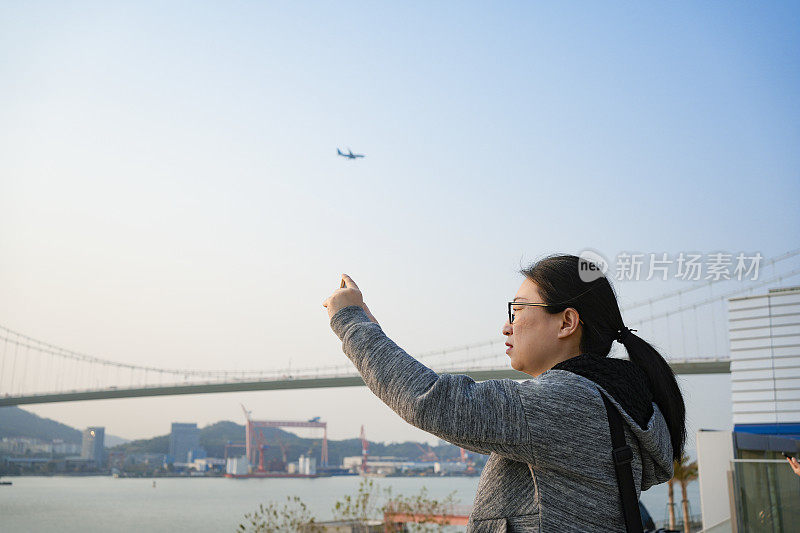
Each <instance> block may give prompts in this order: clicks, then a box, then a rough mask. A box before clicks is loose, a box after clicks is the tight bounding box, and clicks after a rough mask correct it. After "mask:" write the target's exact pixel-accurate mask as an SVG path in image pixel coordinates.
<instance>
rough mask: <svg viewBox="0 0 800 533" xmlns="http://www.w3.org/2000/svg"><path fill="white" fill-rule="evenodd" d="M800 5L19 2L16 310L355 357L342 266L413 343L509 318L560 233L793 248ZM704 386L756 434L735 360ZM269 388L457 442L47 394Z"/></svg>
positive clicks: (347, 401) (619, 248) (4, 265)
mask: <svg viewBox="0 0 800 533" xmlns="http://www.w3.org/2000/svg"><path fill="white" fill-rule="evenodd" d="M799 23H800V7H798V6H797V5H796V4H793V3H790V2H774V3H769V4H768V5H764V4H754V3H747V2H726V3H725V4H724V5H723V4H718V3H707V4H703V5H697V4H694V3H689V2H671V3H668V4H659V5H644V4H640V5H638V4H622V3H604V4H597V3H591V2H575V3H570V4H569V5H564V4H560V3H535V4H534V3H522V2H519V3H517V2H509V3H504V4H502V5H492V6H491V8H488V6H487V5H485V4H478V3H467V2H460V3H458V4H455V3H445V2H441V3H429V2H425V3H423V2H403V3H395V4H389V3H367V2H364V3H357V2H337V3H323V2H304V3H300V2H271V3H255V2H169V3H163V2H159V3H156V2H135V3H134V2H69V3H67V2H25V3H23V2H13V3H12V2H5V3H3V4H2V5H0V79H2V83H0V254H1V255H0V257H2V261H0V289H1V290H2V292H1V293H0V325H3V326H5V327H8V328H11V329H13V330H16V331H20V332H22V333H25V334H26V335H30V336H32V337H34V338H37V339H39V340H42V341H45V342H49V343H52V344H55V345H58V346H62V347H65V348H69V349H72V350H75V351H79V352H83V353H87V354H92V355H94V356H97V357H103V358H107V359H111V360H114V361H120V362H127V363H134V364H141V365H153V366H159V367H172V368H198V369H218V368H226V369H230V370H243V369H254V368H259V369H260V368H264V369H271V368H285V367H287V366H288V365H291V366H292V367H293V368H301V367H303V368H308V367H315V366H319V365H330V364H339V363H343V362H344V363H346V362H347V359H346V356H345V355H344V354H343V353H342V349H341V343H340V341H339V340H338V338H337V337H336V336H335V335H334V334H333V333H332V331H331V330H330V327H329V320H328V315H327V311H326V310H325V308H323V307H322V302H323V301H324V300H325V299H326V298H327V297H328V296H329V295H330V293H331V292H332V291H333V290H335V289H336V288H337V287H338V284H339V277H340V275H341V274H342V273H347V274H349V275H350V276H352V277H353V279H354V280H355V281H356V282H357V283H358V284H359V286H360V287H361V289H362V291H363V293H364V297H365V300H366V302H367V303H368V304H369V306H370V309H371V310H372V312H373V313H374V314H375V316H376V317H377V319H378V320H379V321H380V322H381V325H382V327H383V329H384V331H386V333H387V335H389V336H390V337H391V338H392V339H393V340H395V342H397V343H398V344H399V345H400V346H402V347H404V348H405V349H406V350H407V351H409V353H411V354H412V355H413V354H414V353H418V352H425V351H430V350H435V349H440V348H444V347H449V346H456V345H463V344H466V343H471V342H480V341H485V340H491V339H501V338H502V336H501V333H500V330H501V328H502V325H503V323H504V321H505V318H506V315H505V313H506V308H505V302H506V301H508V300H509V299H511V298H512V297H513V296H514V294H515V292H516V290H517V289H518V288H519V285H520V283H521V282H522V278H521V277H520V275H519V274H518V272H517V271H518V269H519V268H520V266H523V265H525V264H527V263H529V262H531V261H534V260H536V259H538V258H540V257H543V256H545V255H547V254H550V253H556V252H565V253H578V252H579V251H581V250H584V249H587V248H589V249H593V250H597V251H599V252H600V253H602V254H604V256H605V257H614V256H616V255H617V254H619V253H622V252H631V251H638V252H642V253H668V254H670V256H675V255H677V254H679V253H680V252H690V251H694V252H697V253H703V254H710V253H714V252H719V251H726V252H728V253H734V254H735V253H738V252H746V253H749V254H752V253H755V252H759V253H761V254H762V255H763V256H764V257H775V256H777V255H780V254H782V253H785V252H787V251H789V250H793V249H795V248H797V243H798V242H800V213H798V204H797V198H798V193H800V180H799V179H798V168H800V165H799V164H798V163H800V152H798V150H797V146H800V108H799V107H798V106H799V105H800V104H798V102H800V98H798V97H799V96H800V68H798V67H800V24H799ZM337 147H338V148H341V149H346V148H352V150H353V151H355V152H358V153H363V154H366V157H365V158H364V159H359V160H356V161H350V160H346V159H343V158H340V157H337V156H336V148H337ZM794 282H795V283H797V279H796V278H795V280H794ZM686 283H688V282H686V281H682V280H670V281H666V282H662V281H658V280H649V281H644V280H638V281H629V282H622V283H619V284H617V285H616V287H617V290H618V292H619V299H620V303H621V304H624V303H626V302H628V303H629V302H634V301H638V300H641V299H643V298H652V297H656V296H658V295H660V294H663V293H664V292H665V291H667V290H672V289H674V288H676V287H682V286H685V284H686ZM724 327H725V326H724V320H723V319H722V318H720V319H719V320H718V321H717V322H716V323H715V324H714V328H716V329H717V330H719V329H720V328H722V329H723V331H724ZM653 328H654V329H653V330H652V331H640V332H639V334H640V335H641V336H643V337H644V338H650V337H652V338H656V337H659V336H661V338H663V337H664V335H665V333H664V332H663V331H657V326H655V325H654V326H653ZM670 335H672V336H674V335H675V334H670ZM673 341H674V339H673ZM665 355H669V354H665ZM680 382H681V385H682V387H683V390H684V396H685V397H686V399H687V404H688V405H689V419H690V428H694V429H697V428H699V427H716V426H719V427H720V428H721V429H725V428H726V427H727V428H730V416H729V414H730V379H729V378H728V377H726V376H700V377H696V376H695V377H682V378H681V379H680ZM240 403H243V404H245V405H246V406H247V408H248V409H250V410H252V411H253V414H254V416H256V417H258V418H277V419H302V420H304V419H308V418H310V417H312V416H321V417H322V419H323V420H326V421H328V423H329V436H330V437H331V438H352V437H355V436H357V435H358V432H359V429H360V426H361V425H362V424H364V425H366V427H367V434H368V437H369V438H370V440H379V441H397V440H407V439H416V440H429V441H431V442H435V439H434V438H432V437H431V436H429V435H427V434H425V433H423V432H422V431H419V430H416V429H415V428H413V427H411V426H409V425H408V424H407V423H405V422H404V421H402V420H401V419H400V418H399V417H398V416H396V415H394V414H393V413H392V412H391V411H390V410H389V408H388V407H386V406H385V405H383V404H382V403H381V402H380V401H379V400H378V399H377V398H376V397H375V396H374V395H372V393H371V392H370V391H369V390H367V389H366V388H363V387H362V388H346V389H330V390H315V391H286V392H258V393H229V394H214V395H194V396H184V397H161V398H147V399H133V400H107V401H93V402H76V403H65V404H52V405H41V406H36V407H30V408H29V409H30V410H31V411H33V412H35V413H37V414H40V415H42V416H48V417H51V418H54V419H56V420H59V421H62V422H64V423H67V424H70V425H73V426H75V427H78V428H82V427H86V426H89V425H98V426H105V427H106V432H107V433H110V434H114V435H119V436H122V437H125V438H143V437H151V436H155V435H159V434H164V433H167V432H168V431H169V425H170V423H171V422H173V421H180V422H197V423H198V424H200V425H201V426H202V425H205V424H208V423H212V422H215V421H217V420H222V419H228V420H236V421H239V422H241V421H242V420H241V419H242V415H241V408H240V407H239V404H240ZM726 416H727V418H726Z"/></svg>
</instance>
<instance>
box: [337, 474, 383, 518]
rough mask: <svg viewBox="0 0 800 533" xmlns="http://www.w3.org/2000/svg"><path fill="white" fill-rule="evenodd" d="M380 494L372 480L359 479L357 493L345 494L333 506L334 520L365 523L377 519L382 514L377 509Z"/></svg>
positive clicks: (381, 510) (379, 509)
mask: <svg viewBox="0 0 800 533" xmlns="http://www.w3.org/2000/svg"><path fill="white" fill-rule="evenodd" d="M389 490H391V489H389ZM381 492H382V491H381V490H380V489H379V488H378V487H377V486H376V485H375V482H374V481H373V480H372V479H369V478H361V482H360V483H359V484H358V492H356V494H355V495H354V496H350V495H349V494H346V495H345V496H344V497H343V498H342V499H341V500H339V501H337V502H336V503H335V504H334V506H333V516H334V519H335V520H358V521H366V520H370V519H376V518H379V516H378V515H380V514H381V513H382V512H383V509H381V508H379V507H378V498H380V494H381Z"/></svg>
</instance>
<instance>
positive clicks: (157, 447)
mask: <svg viewBox="0 0 800 533" xmlns="http://www.w3.org/2000/svg"><path fill="white" fill-rule="evenodd" d="M263 435H264V441H265V442H266V447H265V450H264V460H265V461H282V460H283V453H284V452H285V453H286V460H287V461H297V459H298V457H300V455H303V454H308V453H311V454H313V455H314V456H316V457H319V453H320V449H321V447H322V438H321V437H319V438H303V437H299V436H297V435H295V434H294V433H289V432H288V431H284V430H282V429H279V428H265V429H264V430H263ZM3 437H31V438H37V439H41V440H45V441H50V440H54V439H61V440H63V441H64V442H70V443H74V444H80V443H81V439H82V433H81V431H79V430H77V429H75V428H72V427H69V426H67V425H65V424H62V423H60V422H56V421H55V420H50V419H49V418H42V417H40V416H37V415H35V414H33V413H30V412H28V411H25V410H24V409H20V408H19V407H0V438H3ZM228 442H233V443H243V442H244V426H243V425H241V424H237V423H235V422H230V421H227V420H223V421H220V422H216V423H214V424H210V425H208V426H206V427H203V428H200V446H202V447H203V448H204V449H205V450H206V452H207V453H208V455H209V456H210V457H225V444H226V443H228ZM106 447H107V448H110V449H112V450H114V451H121V452H125V453H126V454H133V453H164V454H166V453H167V452H168V451H169V435H168V434H167V435H160V436H158V437H153V438H151V439H139V440H133V441H127V440H125V439H121V438H120V437H115V436H113V435H106ZM422 447H424V448H425V449H426V450H427V446H425V445H422V444H419V443H415V442H393V443H390V444H385V443H381V442H369V454H370V455H372V456H395V457H407V458H409V459H417V458H419V457H420V456H421V455H422V453H423V451H422V450H421V448H422ZM431 449H432V450H433V452H434V453H435V454H436V455H437V457H439V458H440V459H444V460H448V459H450V460H452V459H456V458H457V457H458V455H459V450H458V447H456V446H453V445H451V444H444V445H440V446H434V447H432V448H431ZM243 453H244V452H243V450H242V449H241V448H237V449H232V450H230V455H241V454H243ZM355 455H361V440H360V439H357V438H356V439H345V440H328V463H329V464H331V465H338V464H341V462H342V458H343V457H352V456H355Z"/></svg>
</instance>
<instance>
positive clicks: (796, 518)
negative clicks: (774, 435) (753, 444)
mask: <svg viewBox="0 0 800 533" xmlns="http://www.w3.org/2000/svg"><path fill="white" fill-rule="evenodd" d="M733 469H734V474H735V479H736V510H737V513H736V514H737V522H738V526H739V527H738V530H739V531H746V532H748V533H751V532H752V533H762V532H763V533H778V532H784V531H785V532H790V531H800V476H797V474H795V473H794V472H793V471H792V469H791V468H790V467H789V465H788V463H787V462H786V460H781V459H734V460H733Z"/></svg>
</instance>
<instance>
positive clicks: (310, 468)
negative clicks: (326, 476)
mask: <svg viewBox="0 0 800 533" xmlns="http://www.w3.org/2000/svg"><path fill="white" fill-rule="evenodd" d="M297 472H298V473H299V474H304V475H306V476H314V475H316V474H317V460H316V459H315V458H313V457H308V456H305V455H301V456H300V458H299V459H298V460H297Z"/></svg>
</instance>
